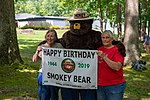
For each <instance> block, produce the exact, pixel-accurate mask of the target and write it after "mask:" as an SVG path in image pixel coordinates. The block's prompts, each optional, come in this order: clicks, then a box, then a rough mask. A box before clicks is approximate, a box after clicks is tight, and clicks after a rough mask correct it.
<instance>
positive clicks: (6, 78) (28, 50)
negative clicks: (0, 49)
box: [0, 30, 150, 100]
mask: <svg viewBox="0 0 150 100" xmlns="http://www.w3.org/2000/svg"><path fill="white" fill-rule="evenodd" d="M65 31H66V30H57V33H58V37H61V36H62V33H64V32H65ZM45 33H46V31H34V34H18V42H19V48H20V53H21V56H22V59H23V60H24V64H13V65H9V66H1V65H0V100H37V75H38V70H39V66H40V62H36V63H33V62H32V55H33V54H34V52H35V50H36V46H37V45H38V43H39V42H40V41H42V40H44V35H45ZM142 59H144V60H146V61H147V65H146V67H147V69H148V70H145V71H143V72H139V71H134V70H131V69H130V68H131V66H126V67H124V72H125V79H126V81H127V88H126V91H125V95H124V100H150V55H146V54H144V53H143V54H142Z"/></svg>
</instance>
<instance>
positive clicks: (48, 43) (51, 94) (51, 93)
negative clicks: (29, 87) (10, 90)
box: [32, 30, 63, 100]
mask: <svg viewBox="0 0 150 100" xmlns="http://www.w3.org/2000/svg"><path fill="white" fill-rule="evenodd" d="M43 46H44V47H49V48H63V47H62V45H61V44H60V43H59V40H58V37H57V33H56V31H55V30H48V31H47V33H46V35H45V40H44V41H42V42H41V43H39V45H38V47H37V50H36V52H35V54H34V55H33V58H32V61H33V62H35V61H38V60H39V59H41V56H42V47H43ZM58 91H59V87H56V86H50V85H42V70H41V69H40V71H39V75H38V97H39V100H50V98H51V100H58Z"/></svg>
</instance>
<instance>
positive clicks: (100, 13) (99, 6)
mask: <svg viewBox="0 0 150 100" xmlns="http://www.w3.org/2000/svg"><path fill="white" fill-rule="evenodd" d="M98 13H99V21H100V31H101V32H103V21H102V9H101V0H98Z"/></svg>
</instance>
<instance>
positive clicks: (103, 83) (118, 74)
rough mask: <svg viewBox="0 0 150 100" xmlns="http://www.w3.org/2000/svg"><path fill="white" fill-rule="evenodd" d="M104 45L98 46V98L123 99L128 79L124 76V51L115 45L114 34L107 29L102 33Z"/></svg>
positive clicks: (103, 99) (105, 99)
mask: <svg viewBox="0 0 150 100" xmlns="http://www.w3.org/2000/svg"><path fill="white" fill-rule="evenodd" d="M101 38H102V43H103V46H100V47H99V48H98V51H97V54H98V89H97V97H98V100H123V94H124V91H125V88H126V81H125V79H124V76H123V63H124V57H125V55H126V54H125V47H123V50H122V51H123V52H120V51H119V50H120V48H119V46H117V45H113V41H114V40H113V34H112V32H111V31H109V30H106V31H104V32H103V33H102V34H101Z"/></svg>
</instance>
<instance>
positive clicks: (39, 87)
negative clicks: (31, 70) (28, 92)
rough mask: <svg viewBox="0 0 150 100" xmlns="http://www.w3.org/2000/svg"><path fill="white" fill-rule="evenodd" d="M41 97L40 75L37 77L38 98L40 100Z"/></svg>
mask: <svg viewBox="0 0 150 100" xmlns="http://www.w3.org/2000/svg"><path fill="white" fill-rule="evenodd" d="M41 95H42V73H39V75H38V98H39V100H41Z"/></svg>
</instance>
